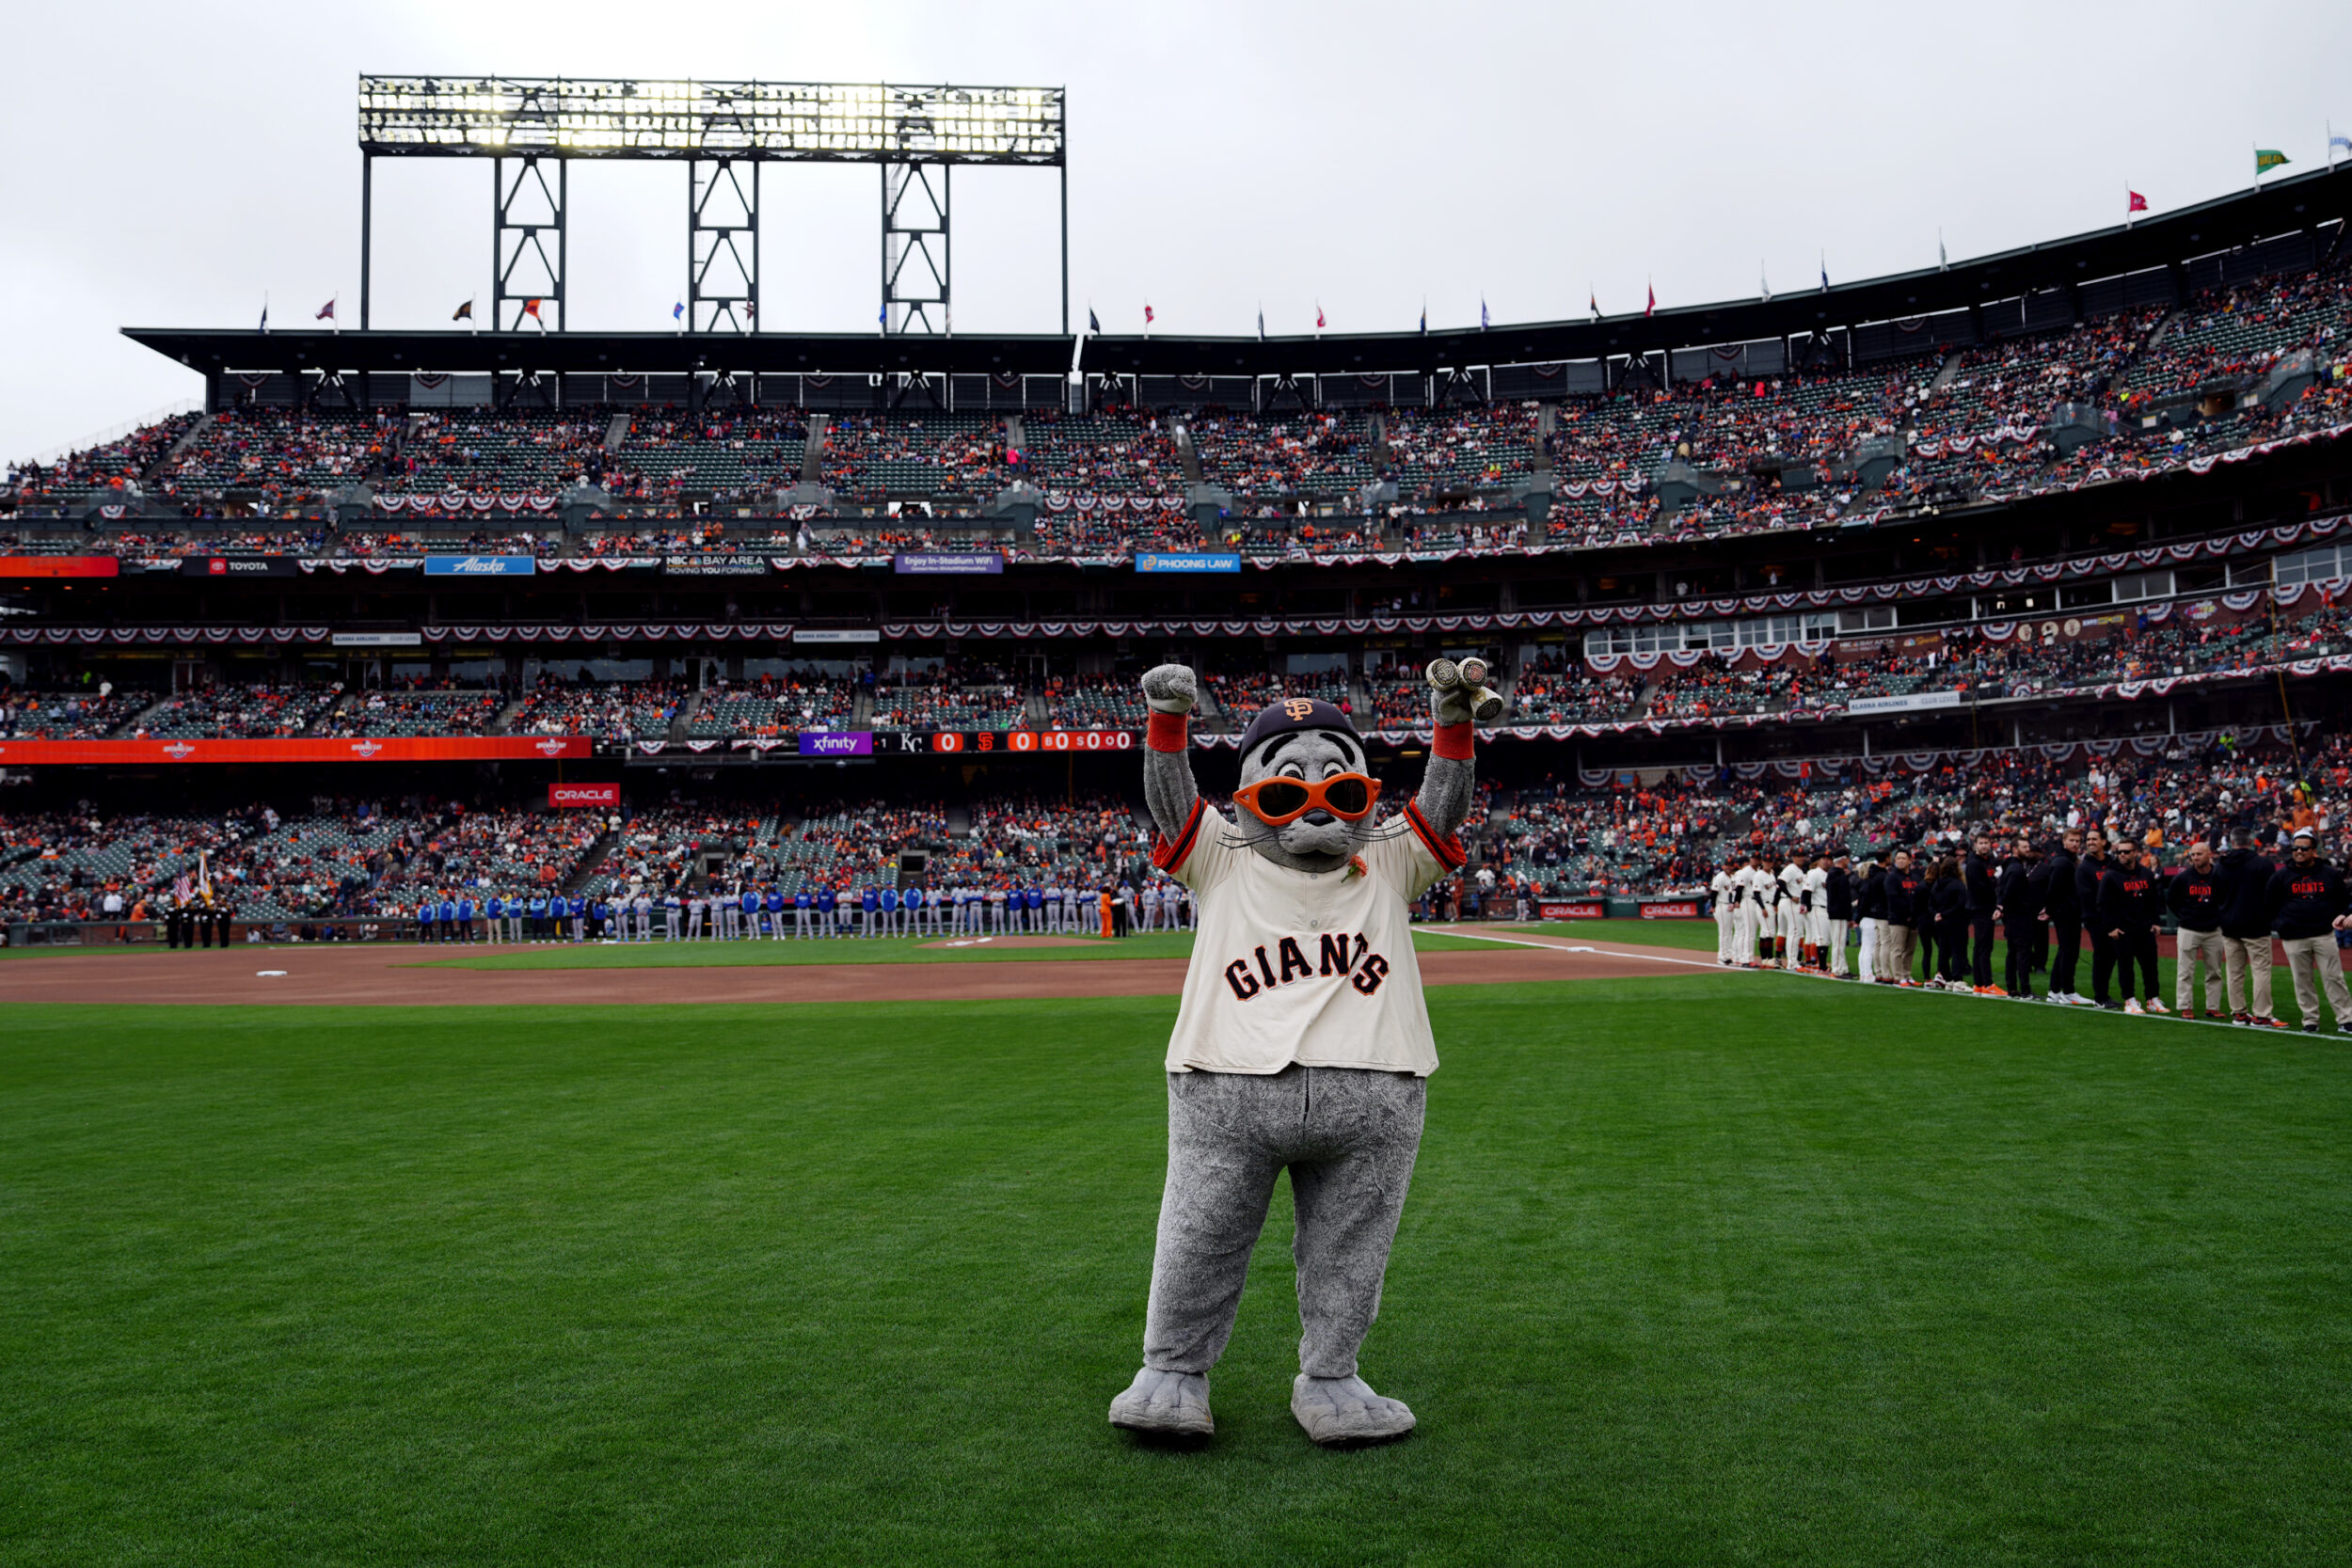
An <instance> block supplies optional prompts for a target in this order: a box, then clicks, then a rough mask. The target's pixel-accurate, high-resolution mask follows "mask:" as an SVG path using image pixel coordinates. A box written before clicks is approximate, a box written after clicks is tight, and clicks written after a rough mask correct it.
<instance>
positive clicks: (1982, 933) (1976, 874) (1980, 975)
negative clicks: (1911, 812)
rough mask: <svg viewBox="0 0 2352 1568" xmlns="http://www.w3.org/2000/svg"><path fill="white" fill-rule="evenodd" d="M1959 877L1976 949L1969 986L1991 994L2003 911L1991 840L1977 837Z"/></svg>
mask: <svg viewBox="0 0 2352 1568" xmlns="http://www.w3.org/2000/svg"><path fill="white" fill-rule="evenodd" d="M1960 876H1961V882H1962V885H1963V887H1964V888H1965V889H1966V890H1967V894H1968V936H1969V942H1970V945H1971V947H1972V948H1973V949H1974V958H1973V959H1972V961H1971V963H1970V965H1969V983H1970V984H1972V985H1974V986H1975V987H1976V988H1977V990H1979V992H1980V993H1990V992H1992V990H1993V989H1994V987H1993V921H1994V916H1995V915H1996V914H1997V913H1998V912H1999V910H2000V899H1999V897H1998V896H1997V893H1996V890H1995V888H1994V879H1993V841H1992V839H1990V838H1988V837H1986V836H1985V835H1984V834H1982V833H1979V834H1978V835H1977V840H1976V842H1975V843H1974V844H1971V845H1970V846H1969V847H1968V858H1967V859H1966V860H1964V861H1963V862H1961V863H1960Z"/></svg>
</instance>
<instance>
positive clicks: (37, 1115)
mask: <svg viewBox="0 0 2352 1568" xmlns="http://www.w3.org/2000/svg"><path fill="white" fill-rule="evenodd" d="M1431 1007H1432V1012H1433V1015H1434V1022H1435V1024H1436V1027H1437V1032H1438V1040H1439V1042H1440V1049H1441V1050H1442V1051H1443V1053H1444V1054H1445V1057H1446V1066H1445V1068H1444V1069H1443V1070H1442V1071H1440V1072H1439V1073H1438V1076H1437V1078H1436V1079H1434V1080H1433V1081H1432V1086H1431V1114H1430V1122H1429V1132H1428V1135H1427V1139H1426V1141H1425V1144H1424V1146H1423V1150H1422V1163H1421V1168H1420V1171H1419V1174H1418V1177H1417V1179H1416V1183H1415V1190H1414V1194H1413V1197H1412V1201H1411V1202H1410V1203H1409V1204H1408V1206H1407V1207H1406V1218H1405V1226H1404V1232H1403V1234H1402V1236H1401V1238H1400V1241H1399V1244H1398V1248H1397V1253H1396V1257H1395V1259H1394V1263H1393V1266H1392V1267H1391V1273H1390V1276H1389V1288H1388V1294H1387V1302H1386V1316H1385V1318H1384V1320H1383V1322H1382V1323H1381V1324H1380V1325H1379V1326H1378V1327H1377V1328H1376V1329H1375V1331H1374V1334H1373V1338H1372V1341H1371V1343H1370V1345H1369V1346H1368V1348H1367V1354H1366V1370H1367V1373H1368V1375H1369V1376H1370V1377H1371V1378H1372V1379H1373V1381H1374V1382H1375V1386H1379V1387H1382V1388H1384V1389H1387V1390H1389V1391H1391V1392H1393V1393H1395V1394H1397V1395H1399V1396H1401V1397H1403V1398H1405V1399H1406V1400H1407V1401H1408V1402H1411V1403H1412V1404H1413V1406H1414V1408H1415V1409H1416V1410H1417V1411H1418V1412H1419V1413H1420V1415H1421V1417H1422V1431H1421V1432H1420V1433H1417V1434H1415V1435H1414V1436H1413V1437H1412V1438H1411V1439H1409V1440H1408V1441H1406V1443H1403V1444H1401V1445H1398V1446H1395V1447H1391V1448H1387V1449H1375V1450H1370V1451H1365V1452H1359V1453H1338V1454H1327V1453H1322V1452H1319V1451H1317V1450H1314V1449H1311V1447H1310V1445H1308V1443H1307V1442H1306V1440H1305V1438H1304V1437H1303V1436H1302V1435H1301V1434H1300V1433H1298V1431H1297V1430H1296V1428H1295V1425H1294V1424H1293V1422H1292V1420H1291V1418H1290V1416H1289V1413H1288V1411H1287V1409H1286V1400H1287V1395H1288V1386H1289V1380H1290V1376H1291V1374H1292V1372H1293V1371H1294V1370H1295V1344H1296V1338H1297V1325H1296V1320H1295V1307H1294V1305H1293V1301H1292V1297H1291V1270H1290V1263H1289V1256H1288V1250H1287V1243H1288V1231H1289V1222H1288V1207H1289V1206H1288V1203H1287V1200H1286V1199H1283V1198H1280V1197H1278V1199H1277V1212H1276V1215H1275V1217H1274V1218H1273V1219H1272V1220H1271V1221H1270V1223H1269V1225H1268V1227H1267V1234H1266V1237H1265V1241H1264V1244H1263V1246H1262V1247H1261V1250H1260V1252H1259V1255H1258V1260H1257V1262H1258V1266H1257V1269H1256V1273H1255V1276H1254V1277H1253V1279H1252V1281H1251V1284H1250V1289H1249V1292H1248V1297H1247V1299H1246V1300H1245V1303H1244V1307H1243V1312H1242V1322H1241V1324H1240V1327H1239V1329H1238V1331H1237V1333H1236V1335H1235V1337H1234V1341H1233V1347H1232V1352H1231V1353H1230V1354H1229V1355H1228V1357H1227V1360H1226V1362H1225V1363H1224V1365H1223V1366H1221V1367H1220V1368H1219V1369H1218V1371H1217V1373H1216V1378H1215V1392H1216V1414H1217V1419H1218V1424H1219V1432H1218V1436H1217V1438H1216V1443H1215V1444H1214V1446H1212V1447H1211V1448H1210V1449H1207V1450H1205V1451H1202V1452H1196V1453H1171V1452H1164V1451H1156V1450H1152V1449H1144V1448H1139V1447H1137V1446H1136V1445H1135V1444H1134V1443H1132V1442H1131V1441H1129V1440H1128V1439H1126V1438H1125V1437H1123V1436H1121V1435H1120V1434H1118V1433H1113V1432H1112V1431H1111V1430H1110V1429H1109V1428H1108V1427H1107V1426H1106V1425H1105V1424H1104V1405H1105V1404H1106V1403H1107V1402H1108V1401H1109V1399H1110V1396H1111V1395H1112V1394H1113V1393H1114V1392H1116V1391H1117V1390H1118V1389H1119V1388H1120V1386H1123V1385H1124V1384H1125V1382H1126V1380H1127V1378H1128V1377H1129V1376H1130V1375H1131V1374H1132V1373H1133V1371H1134V1369H1135V1363H1136V1346H1137V1340H1138V1337H1139V1333H1140V1325H1141V1318H1142V1310H1143V1296H1144V1287H1145V1283H1146V1274H1147V1269H1148V1266H1149V1261H1150V1256H1151V1249H1152V1220H1153V1215H1154V1212H1155V1210H1156V1205H1157V1200H1158V1194H1159V1183H1160V1177H1161V1170H1162V1158H1163V1139H1164V1134H1165V1125H1164V1101H1163V1095H1162V1090H1161V1085H1160V1079H1159V1076H1158V1071H1157V1063H1158V1059H1159V1056H1160V1053H1161V1051H1162V1049H1163V1046H1164V1042H1165V1039H1166V1036H1167V1031H1168V1025H1169V1023H1170V1022H1171V1020H1172V1017H1173V1011H1174V1005H1173V1002H1172V1001H1171V1000H1168V999H1164V998H1147V999H1130V1000H1107V1001H1071V1002H1022V1003H1008V1004H981V1005H973V1004H965V1005H960V1006H956V1007H953V1008H941V1007H937V1006H914V1005H898V1004H883V1005H872V1006H860V1007H817V1006H804V1007H793V1008H741V1009H732V1008H716V1007H701V1008H689V1009H659V1008H643V1009H639V1008H618V1007H612V1008H587V1009H580V1010H559V1009H522V1008H485V1009H478V1010H475V1009H468V1010H453V1009H431V1010H419V1011H414V1012H410V1011H405V1010H397V1009H348V1010H345V1009H319V1010H307V1009H305V1010H279V1009H250V1010H245V1009H211V1008H181V1009H175V1010H173V1011H172V1012H170V1013H169V1014H167V1015H163V1016H161V1017H159V1016H158V1015H157V1014H156V1013H155V1012H154V1011H152V1010H147V1009H137V1008H123V1009H119V1010H118V1009H111V1008H101V1007H88V1006H84V1007H70V1008H69V1007H17V1008H13V1009H11V1011H10V1015H9V1022H8V1036H7V1038H8V1049H7V1050H6V1052H5V1053H0V1430H5V1431H6V1432H7V1433H8V1441H7V1449H6V1455H7V1457H6V1458H5V1459H4V1460H0V1559H6V1560H23V1561H52V1560H72V1561H76V1562H113V1561H121V1562H131V1561H137V1562H187V1561H212V1562H222V1561H228V1562H253V1563H262V1562H318V1561H344V1560H360V1559H382V1560H404V1561H420V1562H447V1563H485V1562H562V1563H567V1564H568V1563H597V1562H613V1563H645V1562H656V1563H662V1562H727V1561H744V1562H750V1561H773V1560H837V1561H861V1562H865V1561H921V1560H933V1561H943V1562H970V1561H975V1560H1020V1561H1061V1562H1072V1563H1089V1564H1092V1563H1109V1562H1122V1561H1138V1562H1141V1561H1169V1560H1188V1561H1207V1560H1215V1561H1219V1562H1266V1563H1282V1564H1297V1563H1310V1564H1314V1563H1353V1562H1416V1563H1426V1562H1451V1561H1460V1562H1496V1561H1508V1560H1522V1561H1523V1560H1546V1561H1591V1562H1602V1563H1613V1564H1617V1563H1645V1562H1655V1563H1689V1562H1699V1561H1726V1560H1739V1561H1747V1560H1761V1561H1785V1562H1816V1561H1818V1562H1833V1561H1835V1562H1855V1563H1868V1564H1883V1563H1889V1562H1916V1561H1954V1562H1971V1563H1977V1562H2050V1561H2069V1562H2117V1563H2122V1562H2130V1563H2143V1562H2161V1561H2196V1562H2214V1563H2238V1562H2249V1561H2263V1562H2301V1561H2310V1562H2324V1561H2331V1560H2341V1558H2342V1555H2343V1549H2344V1544H2345V1542H2346V1541H2347V1540H2348V1539H2352V1516H2348V1515H2352V1505H2347V1501H2346V1498H2347V1491H2346V1489H2345V1487H2344V1484H2343V1482H2344V1452H2345V1447H2346V1440H2347V1437H2352V1392H2347V1391H2348V1390H2352V1327H2348V1326H2347V1317H2346V1313H2345V1310H2344V1302H2345V1301H2346V1299H2347V1297H2348V1296H2352V1290H2348V1289H2347V1288H2348V1287H2352V1227H2347V1225H2346V1220H2347V1218H2352V1154H2347V1151H2346V1147H2345V1140H2344V1128H2345V1127H2346V1126H2347V1125H2352V1086H2348V1078H2352V1075H2348V1074H2347V1071H2346V1069H2347V1067H2348V1066H2352V1059H2348V1058H2347V1056H2346V1053H2345V1051H2344V1048H2343V1047H2342V1046H2340V1045H2338V1044H2336V1043H2334V1042H2331V1041H2311V1040H2306V1039H2304V1038H2303V1037H2300V1036H2293V1037H2279V1036H2268V1037H2256V1036H2252V1035H2250V1034H2248V1033H2246V1032H2242V1031H2239V1032H2230V1031H2221V1030H2192V1029H2177V1028H2166V1027H2163V1026H2160V1025H2154V1024H2148V1023H2142V1022H2139V1021H2136V1020H2135V1021H2122V1020H2116V1019H2112V1018H2107V1017H2103V1016H2096V1015H2088V1014H2079V1013H2067V1012H2061V1011H2058V1010H2057V1009H2039V1008H2026V1007H2007V1006H1984V1005H1968V1004H1963V1003H1959V1002H1953V1003H1950V1004H1948V1005H1931V1004H1930V1003H1928V1002H1926V1001H1924V1000H1923V999H1919V998H1915V997H1911V996H1898V995H1894V994H1891V993H1886V992H1873V991H1868V990H1863V989H1861V988H1837V987H1830V986H1811V985H1800V984H1788V985H1785V986H1783V985H1777V984H1758V983H1756V982H1755V981H1754V980H1752V979H1750V978H1746V977H1733V976H1721V977H1717V976H1707V975H1701V976H1695V977H1683V978H1677V979H1674V980H1668V981H1650V980H1628V981H1601V982H1586V983H1582V984H1577V985H1531V986H1524V987H1508V988H1481V989H1449V990H1438V991H1435V992H1433V993H1432V995H1431Z"/></svg>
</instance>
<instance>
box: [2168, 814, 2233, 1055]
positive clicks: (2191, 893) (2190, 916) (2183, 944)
mask: <svg viewBox="0 0 2352 1568" xmlns="http://www.w3.org/2000/svg"><path fill="white" fill-rule="evenodd" d="M2222 893H2223V883H2222V877H2221V868H2220V867H2219V866H2217V865H2216V864H2215V863H2214V860H2213V849H2212V847H2210V846H2208V845H2207V844H2205V843H2204V841H2203V840H2199V841H2198V842H2197V843H2195V844H2192V845H2190V846H2189V847H2188V863H2187V864H2186V865H2184V866H2183V867H2181V869H2180V870H2178V871H2176V872H2174V873H2173V874H2172V877H2171V879H2169V881H2167V882H2166V883H2165V884H2164V902H2165V907H2166V908H2168V909H2169V910H2170V911H2172V920H2173V924H2174V925H2175V926H2177V927H2179V931H2178V934H2177V935H2175V936H2174V937H2173V939H2172V953H2173V969H2172V1005H2173V1006H2175V1007H2177V1008H2179V1009H2180V1013H2181V1016H2182V1017H2183V1018H2195V1017H2196V1016H2197V965H2198V963H2199V961H2200V960H2202V962H2203V963H2204V966H2205V1010H2206V1011H2207V1012H2209V1013H2211V1014H2213V1016H2214V1017H2216V1018H2220V1017H2221V1016H2223V1011H2222V1006H2221V997H2222V981H2221V975H2222V971H2224V970H2226V969H2227V968H2229V962H2228V958H2227V950H2226V948H2225V947H2224V945H2223V943H2222V940H2221V898H2222Z"/></svg>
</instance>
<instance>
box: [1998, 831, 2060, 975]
mask: <svg viewBox="0 0 2352 1568" xmlns="http://www.w3.org/2000/svg"><path fill="white" fill-rule="evenodd" d="M2049 882H2050V879H2049V876H2048V873H2047V872H2045V871H2044V870H2043V869H2042V863H2041V858H2040V857H2039V856H2037V855H2036V854H2035V853H2034V851H2033V846H2032V845H2031V844H2028V843H2026V841H2025V840H2023V839H2020V840H2019V841H2018V845H2017V850H2016V852H2015V853H2014V854H2012V855H2010V857H2009V859H2007V860H2006V861H2003V862H2002V863H2001V875H2000V879H1999V880H1997V881H1996V882H1994V890H1993V897H1994V903H1996V904H1998V905H1999V906H2000V909H2001V935H2002V937H2003V939H2004V940H2006V941H2007V942H2008V943H2009V950H2008V957H2007V961H2006V962H2004V963H2003V965H2002V968H2001V977H2002V979H2003V980H2004V981H2005V982H2006V989H2007V990H2008V991H2009V993H2010V995H2011V996H2023V997H2026V998H2029V999H2030V998H2031V997H2032V995H2033V947H2034V938H2035V936H2036V935H2037V933H2039V932H2040V930H2041V928H2042V899H2043V896H2044V895H2045V894H2046V893H2047V891H2048V889H2049Z"/></svg>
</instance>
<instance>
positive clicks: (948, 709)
mask: <svg viewBox="0 0 2352 1568" xmlns="http://www.w3.org/2000/svg"><path fill="white" fill-rule="evenodd" d="M1028 721H1029V711H1028V697H1027V695H1026V693H1025V685H1024V682H1023V681H1022V680H1021V678H1020V677H1019V676H1017V675H1015V674H1013V673H1011V672H1009V671H1007V670H1005V669H1003V668H1001V667H999V666H996V665H993V664H988V663H985V662H981V661H978V660H964V659H947V660H944V661H940V662H937V663H933V664H930V665H929V666H927V667H925V668H922V669H918V670H911V671H906V672H902V673H894V674H887V675H878V676H876V677H875V680H874V705H873V728H875V729H878V730H1012V729H1019V728H1021V727H1023V726H1024V725H1025V724H1027V723H1028Z"/></svg>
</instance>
